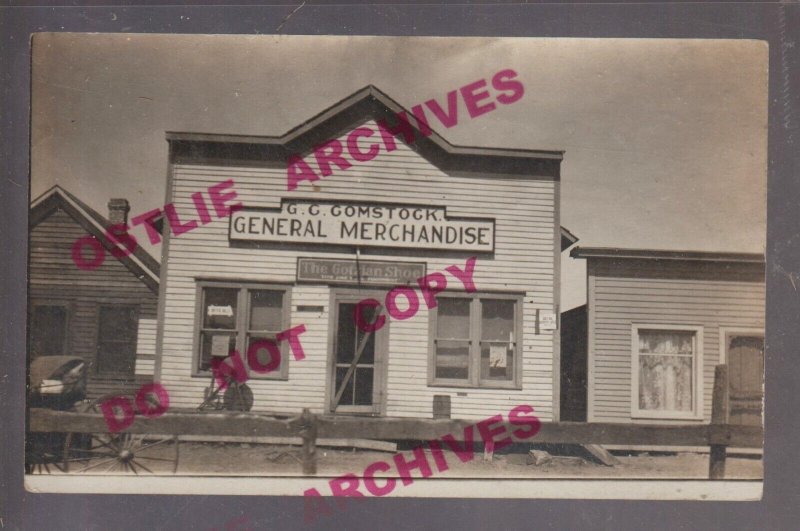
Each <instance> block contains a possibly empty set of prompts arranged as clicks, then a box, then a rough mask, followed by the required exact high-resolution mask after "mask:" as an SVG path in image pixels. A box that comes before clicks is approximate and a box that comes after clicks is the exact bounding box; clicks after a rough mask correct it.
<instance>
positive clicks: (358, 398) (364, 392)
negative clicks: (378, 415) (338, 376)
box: [353, 367, 375, 406]
mask: <svg viewBox="0 0 800 531" xmlns="http://www.w3.org/2000/svg"><path fill="white" fill-rule="evenodd" d="M374 371H375V369H373V368H372V367H359V368H358V369H356V373H355V388H356V391H355V397H354V399H353V403H354V404H355V405H357V406H369V405H372V385H373V382H374V379H373V373H374Z"/></svg>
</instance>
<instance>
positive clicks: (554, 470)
mask: <svg viewBox="0 0 800 531" xmlns="http://www.w3.org/2000/svg"><path fill="white" fill-rule="evenodd" d="M547 449H548V450H550V452H551V455H553V457H552V459H551V460H550V461H549V462H547V463H544V464H540V465H534V464H528V463H527V455H526V453H527V450H528V448H515V449H514V452H512V453H503V454H495V455H494V457H493V459H492V460H491V461H486V460H484V457H483V454H482V453H480V452H476V453H475V457H474V458H473V459H472V461H469V462H467V463H462V462H461V461H460V460H459V459H458V457H457V456H456V455H455V454H453V453H451V452H445V454H444V455H445V457H446V459H447V463H448V465H449V466H450V469H449V470H447V471H445V472H438V470H437V469H436V466H435V465H434V459H433V457H432V456H431V454H430V451H427V452H426V453H427V456H428V462H429V463H430V465H431V468H432V470H433V471H434V475H436V476H437V477H439V476H440V475H441V476H445V475H446V477H448V478H458V477H492V476H493V477H501V478H586V477H592V478H641V479H646V478H658V479H707V478H708V454H699V453H655V452H652V453H643V452H638V453H636V454H634V455H615V457H617V459H619V461H620V464H618V465H615V466H611V467H609V466H605V465H602V464H600V463H599V462H597V461H596V460H594V459H592V458H591V457H589V456H588V454H583V455H582V456H580V455H575V454H576V453H579V452H576V451H575V449H574V448H572V449H564V448H555V449H554V448H547ZM163 451H164V452H165V453H166V454H169V453H170V452H171V451H172V450H171V449H169V448H164V450H163ZM401 453H403V454H404V455H405V456H406V460H407V461H411V460H412V459H413V454H412V453H411V452H410V451H404V452H401ZM570 453H571V454H572V455H567V454H570ZM393 455H394V454H392V453H389V452H376V451H364V450H353V449H341V448H325V447H319V448H317V472H318V474H319V475H320V476H336V475H340V474H344V473H347V472H352V473H355V474H357V475H359V476H360V475H362V473H363V470H364V468H366V467H367V466H368V465H370V464H371V463H374V462H376V461H386V462H388V463H392V457H393ZM300 459H301V453H300V448H299V447H298V446H276V445H265V444H239V443H224V444H223V443H193V442H192V443H190V442H182V443H181V444H180V459H179V465H178V474H186V475H192V474H202V475H209V474H211V475H216V474H219V475H248V476H249V475H253V476H262V475H263V476H275V475H277V476H295V475H301V473H300V470H301V461H300ZM393 470H394V468H393ZM154 471H155V472H158V470H157V469H156V470H154ZM390 472H391V471H390ZM417 473H418V472H417V471H415V472H413V473H412V474H413V475H416V474H417ZM387 474H388V473H387ZM377 475H378V476H381V475H382V474H377ZM725 477H726V479H728V478H730V479H734V478H735V479H761V478H763V460H762V459H761V457H760V456H736V455H735V456H729V457H728V459H727V461H726V474H725Z"/></svg>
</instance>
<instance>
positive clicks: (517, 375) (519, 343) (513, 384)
mask: <svg viewBox="0 0 800 531" xmlns="http://www.w3.org/2000/svg"><path fill="white" fill-rule="evenodd" d="M439 297H444V298H465V299H470V300H471V302H470V315H469V343H468V345H469V357H468V368H467V371H468V377H467V379H466V380H457V379H452V378H437V377H436V339H437V338H436V335H437V329H438V315H439V305H438V303H437V305H436V307H435V308H431V309H430V310H429V311H428V387H458V388H467V389H515V390H521V389H522V359H523V348H524V345H523V328H522V324H523V313H524V306H523V303H524V298H525V295H524V294H522V293H493V292H489V291H481V292H476V293H465V292H463V291H447V290H445V291H442V292H441V293H439V294H437V299H438V298H439ZM481 299H495V300H512V301H514V332H515V338H514V358H513V359H514V368H513V371H514V374H513V377H512V379H511V380H483V379H481V343H482V342H483V339H482V338H481V334H482V330H481V320H482V315H481V303H480V301H481Z"/></svg>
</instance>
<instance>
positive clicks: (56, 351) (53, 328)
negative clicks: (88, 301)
mask: <svg viewBox="0 0 800 531" xmlns="http://www.w3.org/2000/svg"><path fill="white" fill-rule="evenodd" d="M66 335H67V309H66V308H64V307H63V306H35V307H34V309H33V316H32V318H31V357H32V358H35V357H37V356H60V355H62V354H67V353H66V352H64V348H65V345H64V342H65V340H66Z"/></svg>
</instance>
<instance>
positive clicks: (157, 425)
mask: <svg viewBox="0 0 800 531" xmlns="http://www.w3.org/2000/svg"><path fill="white" fill-rule="evenodd" d="M727 388H728V385H727V371H726V367H724V366H718V367H717V369H716V374H715V385H714V402H713V405H712V406H713V411H714V414H713V415H712V422H711V424H691V425H657V424H617V423H594V422H593V423H580V422H552V423H547V422H545V423H542V425H541V429H540V430H539V432H538V433H537V434H536V436H535V437H534V438H533V439H530V442H534V443H560V444H624V445H631V446H638V445H642V446H646V445H662V446H709V447H710V448H711V459H710V465H709V478H710V479H722V478H723V477H724V474H725V456H726V450H727V448H728V447H730V446H734V447H740V448H761V447H762V445H763V429H762V428H761V427H759V426H738V425H730V424H728V423H727V404H728V399H727ZM475 423H476V421H469V420H455V419H407V418H371V417H346V416H339V415H335V416H334V415H328V416H325V415H323V416H319V415H314V414H313V413H311V412H310V411H308V410H304V411H303V414H302V415H300V416H298V417H295V418H293V419H288V420H281V419H276V418H271V417H267V416H264V415H259V414H255V413H201V412H167V413H165V414H164V415H162V416H160V417H156V418H146V417H141V416H137V417H136V418H135V419H134V421H133V424H131V425H130V427H128V428H126V429H125V431H126V432H130V433H144V434H158V435H174V436H180V435H205V436H215V435H216V436H251V437H298V436H299V437H302V439H303V473H304V474H308V475H313V474H315V473H316V441H317V439H318V438H325V439H351V438H353V437H359V438H362V439H376V440H381V439H384V440H412V441H426V440H432V439H437V438H440V437H442V436H444V435H451V436H452V437H453V438H454V439H455V440H458V441H463V440H464V430H465V428H468V427H469V426H474V425H475ZM504 426H505V428H506V430H507V431H509V432H511V431H514V430H516V429H519V426H518V425H512V424H509V423H504ZM28 431H30V432H78V433H102V432H106V431H108V427H107V425H106V421H105V419H104V418H103V416H102V415H100V414H97V413H72V412H63V411H53V410H49V409H31V410H30V413H29V417H28Z"/></svg>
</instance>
